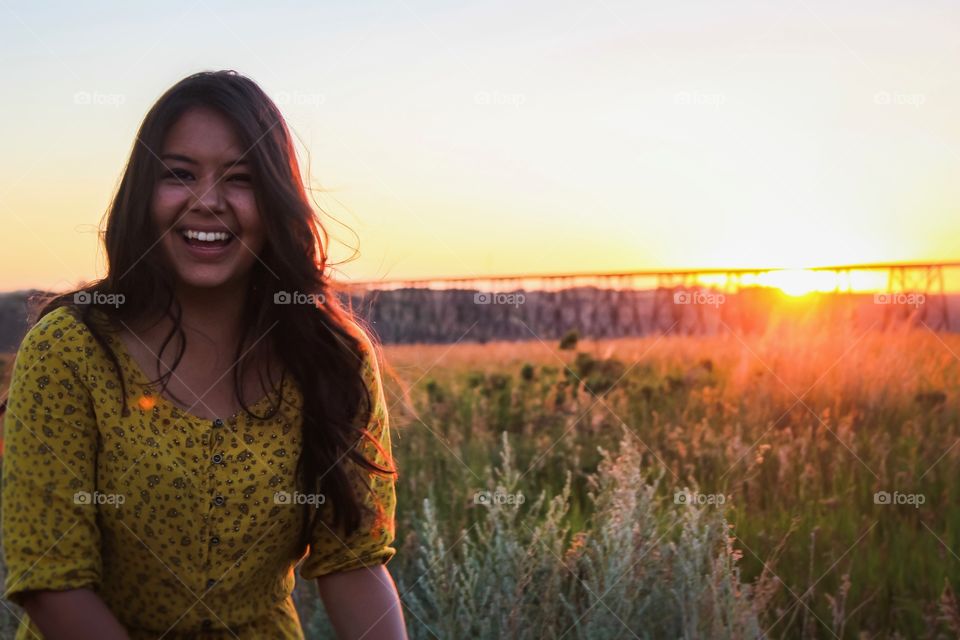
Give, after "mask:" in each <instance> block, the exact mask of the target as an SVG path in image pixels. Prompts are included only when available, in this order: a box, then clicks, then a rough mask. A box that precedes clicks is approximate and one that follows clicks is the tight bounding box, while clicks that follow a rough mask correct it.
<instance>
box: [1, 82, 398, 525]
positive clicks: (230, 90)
mask: <svg viewBox="0 0 960 640" xmlns="http://www.w3.org/2000/svg"><path fill="white" fill-rule="evenodd" d="M193 107H208V108H212V109H215V110H216V111H218V112H219V113H221V114H222V115H223V116H225V117H226V118H227V119H228V120H229V121H230V122H231V123H232V124H233V127H234V129H235V132H236V135H237V136H238V137H239V139H240V142H241V144H242V145H243V148H244V149H245V150H246V154H245V155H244V159H246V160H247V162H249V163H250V164H251V167H252V169H253V171H252V179H253V188H254V193H255V194H256V200H257V207H258V210H259V211H260V215H261V219H262V224H263V226H264V231H265V236H266V241H265V245H264V249H263V251H262V252H261V254H260V255H259V260H257V261H256V262H255V263H254V266H253V267H252V273H251V279H250V284H251V287H250V291H249V293H248V295H247V302H246V308H245V309H244V311H243V315H242V318H241V319H242V321H243V323H244V326H243V332H242V335H241V339H240V341H239V343H238V345H237V347H236V352H235V353H236V358H235V361H236V362H237V363H238V364H237V366H235V367H234V384H235V390H236V395H237V398H239V400H240V403H241V406H242V407H243V409H244V410H245V411H246V412H247V413H248V415H253V414H252V413H251V411H250V409H249V407H248V406H247V403H246V402H245V401H244V399H243V394H242V389H243V386H242V384H241V381H242V380H243V379H244V378H243V375H242V374H243V367H244V365H245V363H246V362H247V360H248V359H250V358H252V357H253V356H252V354H253V353H262V352H263V350H264V349H272V350H274V351H273V353H275V354H276V356H277V357H278V358H279V359H280V361H281V362H282V363H283V365H284V367H285V374H286V373H289V374H290V375H292V377H293V378H294V379H295V380H296V382H297V383H298V384H299V386H300V390H301V392H302V395H303V436H302V442H303V450H302V455H301V457H300V459H299V460H298V462H297V471H296V473H297V479H298V481H299V483H300V485H301V488H302V490H303V491H304V492H306V493H316V492H320V493H322V494H324V496H325V498H326V501H327V502H328V503H330V504H331V506H332V509H333V523H332V524H333V525H334V527H339V528H341V529H343V530H344V531H345V533H346V534H347V535H349V534H350V533H352V532H353V531H355V530H356V529H357V528H358V527H359V526H360V524H361V520H362V517H363V516H362V511H363V508H362V507H363V503H362V502H361V497H360V496H358V495H356V492H355V490H354V489H353V484H354V483H353V482H352V481H351V477H352V475H351V474H352V473H354V472H355V471H356V469H355V468H351V467H350V466H349V465H350V464H351V463H355V464H357V465H360V467H362V468H365V469H367V470H368V471H370V472H372V473H377V474H384V475H391V474H393V475H395V474H396V473H397V470H396V467H395V465H394V464H393V461H392V460H390V464H391V468H386V467H381V466H380V465H378V464H376V463H375V462H372V461H371V460H368V459H366V458H365V457H364V456H363V455H362V454H361V453H360V451H359V447H357V445H358V444H359V443H360V441H361V440H362V438H364V437H366V438H368V439H369V440H371V441H372V442H373V444H374V445H375V446H377V448H378V450H380V451H381V453H383V450H382V449H381V448H380V447H379V445H378V443H377V442H376V441H375V440H373V439H372V438H370V435H369V433H367V432H366V430H365V429H363V428H361V427H360V426H358V425H366V424H368V422H369V419H370V417H371V410H372V407H373V401H374V400H375V398H371V397H370V394H369V390H368V389H367V386H366V384H365V383H364V380H363V376H362V371H361V364H362V359H363V358H364V357H373V358H377V359H378V362H380V361H381V356H380V353H381V349H380V346H379V344H378V343H377V342H376V341H375V337H374V336H373V333H372V331H370V330H369V327H368V325H367V324H366V323H365V322H363V320H362V319H361V318H360V317H359V316H357V315H355V314H354V312H353V310H352V306H350V305H349V304H348V305H344V304H342V303H341V302H340V300H339V298H338V296H339V294H340V293H342V291H341V290H340V289H339V288H338V287H336V285H335V283H333V282H332V281H331V280H330V279H329V274H328V267H327V250H326V247H327V243H328V242H329V236H328V234H327V232H326V230H325V228H324V227H323V225H322V224H321V222H320V220H319V218H318V217H317V215H316V213H315V211H314V209H313V207H312V206H311V204H310V200H309V198H308V196H307V192H306V189H305V188H304V184H303V181H302V180H301V177H300V168H299V163H298V161H297V157H296V151H295V148H294V146H293V141H292V139H291V136H290V132H289V130H288V129H287V126H286V123H285V121H284V119H283V117H282V116H281V114H280V111H279V110H278V109H277V107H276V105H275V104H274V103H273V101H272V100H271V99H270V98H269V97H268V96H267V95H266V94H265V93H264V92H263V90H262V89H261V88H260V87H259V86H257V84H256V83H254V82H253V81H252V80H250V79H249V78H246V77H244V76H242V75H240V74H238V73H236V72H235V71H215V72H202V73H196V74H194V75H191V76H188V77H186V78H184V79H183V80H181V81H179V82H178V83H176V84H175V85H174V86H173V87H171V88H170V89H169V90H167V92H166V93H164V94H163V95H162V96H161V97H160V99H159V100H158V101H157V102H156V103H155V104H154V105H153V107H152V108H151V109H150V111H149V112H148V113H147V115H146V117H145V118H144V120H143V123H142V124H141V126H140V131H139V132H138V134H137V140H136V141H135V143H134V145H133V150H132V152H131V154H130V158H129V161H128V162H127V166H126V169H125V170H124V173H123V178H122V179H121V182H120V185H119V187H118V189H117V193H116V195H115V197H114V199H113V202H112V204H111V206H110V208H109V210H108V212H107V216H106V218H107V219H106V230H105V231H104V232H103V236H104V244H105V246H106V252H107V264H108V273H107V276H106V277H105V278H103V279H101V280H98V281H96V282H94V283H92V284H88V285H86V286H84V287H81V288H79V289H76V290H73V291H69V292H67V293H63V294H59V295H56V296H54V297H52V298H51V299H49V300H47V301H45V304H44V305H43V307H42V310H41V311H40V312H39V315H38V316H37V320H39V318H41V317H43V316H44V315H46V314H47V313H50V312H51V311H53V310H54V309H56V308H58V307H61V306H71V307H73V308H72V309H71V311H72V312H74V314H75V315H76V316H77V317H78V318H80V319H81V320H83V321H84V322H85V323H86V324H87V326H88V327H89V328H90V331H91V333H92V334H93V336H94V338H95V339H96V340H97V342H98V343H99V344H100V345H101V346H102V347H103V348H104V350H105V351H106V353H107V354H108V356H109V358H110V359H111V361H112V362H113V364H114V366H115V367H116V370H117V371H118V372H120V371H122V369H121V367H120V363H119V362H118V360H117V356H116V354H115V353H114V352H113V350H112V349H111V348H110V346H109V343H108V342H107V341H106V339H105V337H104V336H103V334H102V333H101V330H100V328H98V326H97V322H96V319H95V318H93V317H92V315H91V314H93V311H94V309H99V310H100V311H101V312H104V313H106V314H107V315H108V317H109V318H110V319H111V321H112V322H111V325H112V326H114V327H117V326H120V322H122V323H127V324H129V323H130V322H132V321H137V320H140V319H143V318H145V317H146V318H157V317H162V316H164V315H165V316H167V317H169V318H170V319H171V320H172V322H173V327H174V328H173V329H172V330H171V332H170V333H169V334H168V335H167V336H166V338H165V340H164V342H163V346H162V348H161V350H160V355H159V356H158V360H159V358H160V356H162V355H163V351H164V349H166V347H167V345H168V344H169V343H170V341H171V340H172V339H173V337H174V336H175V335H178V336H179V337H180V345H181V347H180V349H179V352H178V353H177V356H176V359H175V361H174V364H173V367H172V368H171V371H169V372H167V373H166V374H164V375H163V376H161V378H160V379H162V380H163V390H161V393H163V391H164V390H165V389H166V385H167V382H168V381H169V377H170V375H172V373H173V372H172V369H173V368H176V366H177V364H179V362H180V359H181V358H182V356H183V352H184V350H185V347H186V336H185V334H184V332H183V328H182V325H181V317H182V310H181V308H180V305H179V303H178V301H177V299H176V298H175V296H174V282H173V280H172V278H173V274H172V273H171V271H170V269H169V268H168V266H167V264H166V262H165V261H164V258H163V256H161V255H160V254H161V251H160V250H159V249H158V250H156V251H152V250H151V249H153V248H154V246H155V245H157V244H158V240H159V238H160V233H162V231H163V230H160V229H157V228H156V227H155V225H154V223H153V218H152V216H151V211H150V203H151V198H152V194H153V192H154V186H155V183H156V181H157V179H158V177H159V176H160V175H161V171H162V168H163V167H162V163H161V161H160V159H159V157H158V156H159V153H160V152H161V149H162V146H163V142H164V139H165V136H166V133H167V131H168V130H169V129H170V128H171V126H173V125H174V124H175V123H176V122H177V120H178V119H179V118H180V117H181V116H182V115H183V114H184V112H185V111H187V110H188V109H190V108H193ZM279 292H299V293H300V294H315V295H316V296H317V297H316V298H315V299H318V300H321V301H322V302H321V303H320V304H318V305H316V306H315V305H311V304H275V303H274V295H275V294H276V293H279ZM78 293H87V294H90V295H89V300H90V301H91V303H89V304H76V303H75V300H76V298H75V294H78ZM109 294H120V295H122V296H124V297H123V298H112V299H106V300H108V301H113V300H117V299H119V300H123V304H121V305H114V304H98V303H97V301H98V300H105V298H103V297H101V296H102V295H109ZM320 296H322V297H320ZM347 299H348V300H349V297H348V298H347ZM361 326H362V327H364V328H365V329H366V330H367V335H368V336H369V337H370V342H371V343H372V347H373V353H371V354H369V355H367V354H366V351H367V349H366V347H365V346H364V344H363V342H364V341H363V340H362V337H361V335H360V333H359V330H358V328H359V327H361ZM261 336H266V339H263V340H259V341H258V342H257V347H256V348H254V349H251V350H250V352H249V353H248V352H247V350H246V348H245V345H246V344H247V343H248V339H250V338H252V339H254V340H256V339H258V338H260V337H261ZM254 361H255V362H257V361H259V362H265V361H268V360H259V359H258V360H254ZM158 371H159V368H158ZM261 375H262V374H261ZM120 382H121V393H122V398H123V401H124V411H125V412H126V411H127V408H126V398H127V395H126V385H125V383H124V381H123V376H122V375H121V376H120ZM274 391H276V389H275V388H274ZM5 405H6V402H5V401H4V403H3V405H0V413H2V412H3V410H4V409H5ZM278 409H279V407H278V406H274V407H272V408H271V410H270V411H269V412H268V413H267V415H266V416H257V417H260V418H269V417H272V416H273V415H275V413H276V411H277V410H278ZM365 475H366V474H365V473H361V474H360V476H361V477H363V476H365ZM364 483H365V484H366V479H364ZM367 488H368V489H369V484H367ZM306 511H307V513H308V515H307V516H306V517H305V518H304V527H303V529H302V530H301V532H300V536H301V540H302V541H303V543H304V544H306V543H308V541H309V534H310V532H311V531H312V530H313V527H315V526H316V521H315V519H316V516H317V513H318V510H317V509H315V508H311V507H309V506H307V507H306Z"/></svg>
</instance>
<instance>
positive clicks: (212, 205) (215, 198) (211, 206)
mask: <svg viewBox="0 0 960 640" xmlns="http://www.w3.org/2000/svg"><path fill="white" fill-rule="evenodd" d="M197 187H198V188H199V189H198V190H196V191H194V195H195V200H194V202H193V206H192V207H191V208H192V209H194V210H196V211H200V212H204V211H209V212H212V213H220V212H221V211H223V202H224V198H223V184H222V180H219V179H217V178H210V179H208V180H203V181H201V182H200V183H199V184H198V185H197Z"/></svg>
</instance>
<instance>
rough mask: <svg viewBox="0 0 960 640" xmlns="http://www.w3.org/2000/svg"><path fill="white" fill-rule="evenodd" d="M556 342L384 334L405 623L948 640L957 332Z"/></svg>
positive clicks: (958, 431) (515, 630) (305, 603)
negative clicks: (430, 340)
mask: <svg viewBox="0 0 960 640" xmlns="http://www.w3.org/2000/svg"><path fill="white" fill-rule="evenodd" d="M568 346H570V345H568ZM572 346H573V348H569V349H561V348H560V345H558V344H557V343H556V342H549V343H546V342H540V341H531V342H526V343H491V344H486V345H475V344H460V345H455V346H451V345H436V346H428V347H424V346H391V347H387V357H388V361H389V362H390V363H391V365H392V368H393V370H394V372H395V373H396V374H397V379H393V378H392V377H390V376H389V375H388V376H387V384H388V389H389V391H388V394H387V395H388V399H389V402H390V404H391V419H392V421H393V424H394V427H395V431H394V434H395V435H394V450H395V454H396V456H397V462H398V465H399V468H400V472H401V478H400V484H399V511H398V523H397V525H398V541H397V545H398V548H399V550H400V551H399V553H398V555H397V556H396V557H395V558H394V559H393V560H392V561H391V563H390V565H389V567H390V569H391V572H392V574H393V575H394V577H395V579H396V580H397V583H398V586H399V588H400V592H401V594H402V598H403V601H404V604H405V611H406V617H407V621H408V623H409V628H410V633H411V637H413V638H430V637H438V638H462V637H478V638H496V637H512V638H557V637H563V638H633V637H638V638H666V637H669V638H725V637H729V638H743V637H770V638H781V637H782V638H834V637H837V638H896V637H903V638H949V637H957V636H958V635H960V612H958V606H957V601H956V596H955V591H956V589H957V588H958V586H960V557H958V553H960V504H958V497H960V496H958V489H960V468H958V461H960V444H958V442H960V425H958V394H957V391H958V389H960V386H958V385H960V357H958V354H960V336H953V335H937V334H934V333H931V332H929V331H926V330H922V329H921V330H916V331H913V332H909V333H889V332H888V333H879V332H873V331H854V330H837V329H833V330H827V329H821V328H816V327H813V326H807V327H793V328H782V329H772V330H770V331H769V332H768V333H767V334H766V335H763V336H758V335H753V336H749V337H746V336H737V335H734V334H727V335H723V336H717V337H693V336H661V337H656V336H652V337H647V338H642V339H620V340H615V341H599V342H593V341H581V342H579V344H576V345H572ZM404 388H408V389H409V400H410V402H411V406H410V407H406V406H404V404H403V403H401V401H400V396H401V394H402V389H404ZM883 492H886V493H883ZM887 495H889V496H890V498H889V500H887V498H886V497H885V496H887ZM295 597H296V598H297V602H298V608H299V610H300V612H301V616H302V618H303V621H304V626H305V628H306V630H307V633H308V637H311V638H321V637H333V636H332V635H331V634H330V630H329V627H328V626H327V623H326V620H325V616H324V614H323V611H322V608H321V607H319V606H318V602H317V600H316V596H315V593H313V592H312V585H309V584H301V585H298V588H297V592H296V594H295ZM3 614H5V611H4V612H3V613H0V615H3Z"/></svg>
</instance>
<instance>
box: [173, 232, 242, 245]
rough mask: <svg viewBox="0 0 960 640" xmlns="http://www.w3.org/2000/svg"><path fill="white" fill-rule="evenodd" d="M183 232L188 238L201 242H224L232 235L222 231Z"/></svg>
mask: <svg viewBox="0 0 960 640" xmlns="http://www.w3.org/2000/svg"><path fill="white" fill-rule="evenodd" d="M181 233H182V234H183V236H184V237H185V238H187V239H188V240H199V241H200V242H222V241H224V240H227V239H228V238H231V237H232V236H231V235H230V234H229V233H224V232H222V231H182V232H181Z"/></svg>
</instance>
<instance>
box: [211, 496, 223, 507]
mask: <svg viewBox="0 0 960 640" xmlns="http://www.w3.org/2000/svg"><path fill="white" fill-rule="evenodd" d="M224 502H226V499H225V498H224V497H223V496H217V497H215V498H214V499H213V504H215V505H217V506H218V507H222V506H223V503H224Z"/></svg>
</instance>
